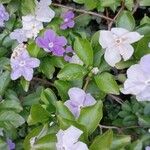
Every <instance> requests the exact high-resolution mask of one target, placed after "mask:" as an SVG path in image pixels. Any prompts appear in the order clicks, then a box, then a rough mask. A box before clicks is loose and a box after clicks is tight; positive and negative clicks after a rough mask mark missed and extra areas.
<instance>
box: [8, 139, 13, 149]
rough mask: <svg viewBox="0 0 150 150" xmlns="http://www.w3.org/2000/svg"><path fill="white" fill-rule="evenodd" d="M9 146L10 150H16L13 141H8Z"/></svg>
mask: <svg viewBox="0 0 150 150" xmlns="http://www.w3.org/2000/svg"><path fill="white" fill-rule="evenodd" d="M7 145H8V148H9V150H14V149H15V143H13V142H12V140H11V139H7Z"/></svg>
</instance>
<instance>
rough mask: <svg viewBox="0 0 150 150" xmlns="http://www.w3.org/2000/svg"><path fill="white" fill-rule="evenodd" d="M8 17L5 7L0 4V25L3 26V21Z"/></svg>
mask: <svg viewBox="0 0 150 150" xmlns="http://www.w3.org/2000/svg"><path fill="white" fill-rule="evenodd" d="M8 19H9V14H8V13H7V12H6V10H5V7H4V6H3V5H2V4H0V27H3V26H4V21H7V20H8Z"/></svg>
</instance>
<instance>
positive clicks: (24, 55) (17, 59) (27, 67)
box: [10, 44, 40, 81]
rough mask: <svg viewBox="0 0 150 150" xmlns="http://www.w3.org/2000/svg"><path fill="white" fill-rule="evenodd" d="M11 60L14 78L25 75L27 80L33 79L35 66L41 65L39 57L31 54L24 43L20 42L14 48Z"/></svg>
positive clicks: (12, 76) (12, 77)
mask: <svg viewBox="0 0 150 150" xmlns="http://www.w3.org/2000/svg"><path fill="white" fill-rule="evenodd" d="M10 62H11V69H12V71H11V79H12V80H16V79H18V78H19V77H21V76H23V77H24V78H25V80H27V81H31V80H32V78H33V68H36V67H38V66H39V65H40V61H39V60H38V59H37V58H33V57H30V56H29V54H28V51H27V50H26V47H25V45H24V44H20V45H18V46H17V47H16V48H15V49H14V51H13V53H12V56H11V59H10Z"/></svg>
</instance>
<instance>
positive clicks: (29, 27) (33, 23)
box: [22, 15, 43, 38]
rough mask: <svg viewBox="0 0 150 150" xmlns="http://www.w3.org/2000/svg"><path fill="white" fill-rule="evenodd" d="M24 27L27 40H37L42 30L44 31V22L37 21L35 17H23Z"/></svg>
mask: <svg viewBox="0 0 150 150" xmlns="http://www.w3.org/2000/svg"><path fill="white" fill-rule="evenodd" d="M22 25H23V30H25V32H26V37H27V38H32V37H34V38H36V37H37V35H38V33H39V32H40V30H42V29H43V24H42V22H40V21H38V20H36V18H35V16H32V15H27V16H23V17H22Z"/></svg>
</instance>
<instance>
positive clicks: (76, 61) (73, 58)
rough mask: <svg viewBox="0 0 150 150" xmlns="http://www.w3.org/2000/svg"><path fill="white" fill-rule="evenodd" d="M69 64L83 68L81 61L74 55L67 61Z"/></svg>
mask: <svg viewBox="0 0 150 150" xmlns="http://www.w3.org/2000/svg"><path fill="white" fill-rule="evenodd" d="M69 62H70V63H73V64H79V65H81V66H83V61H82V60H81V59H80V58H79V57H78V55H77V54H76V53H73V56H72V57H71V58H70V59H69Z"/></svg>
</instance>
